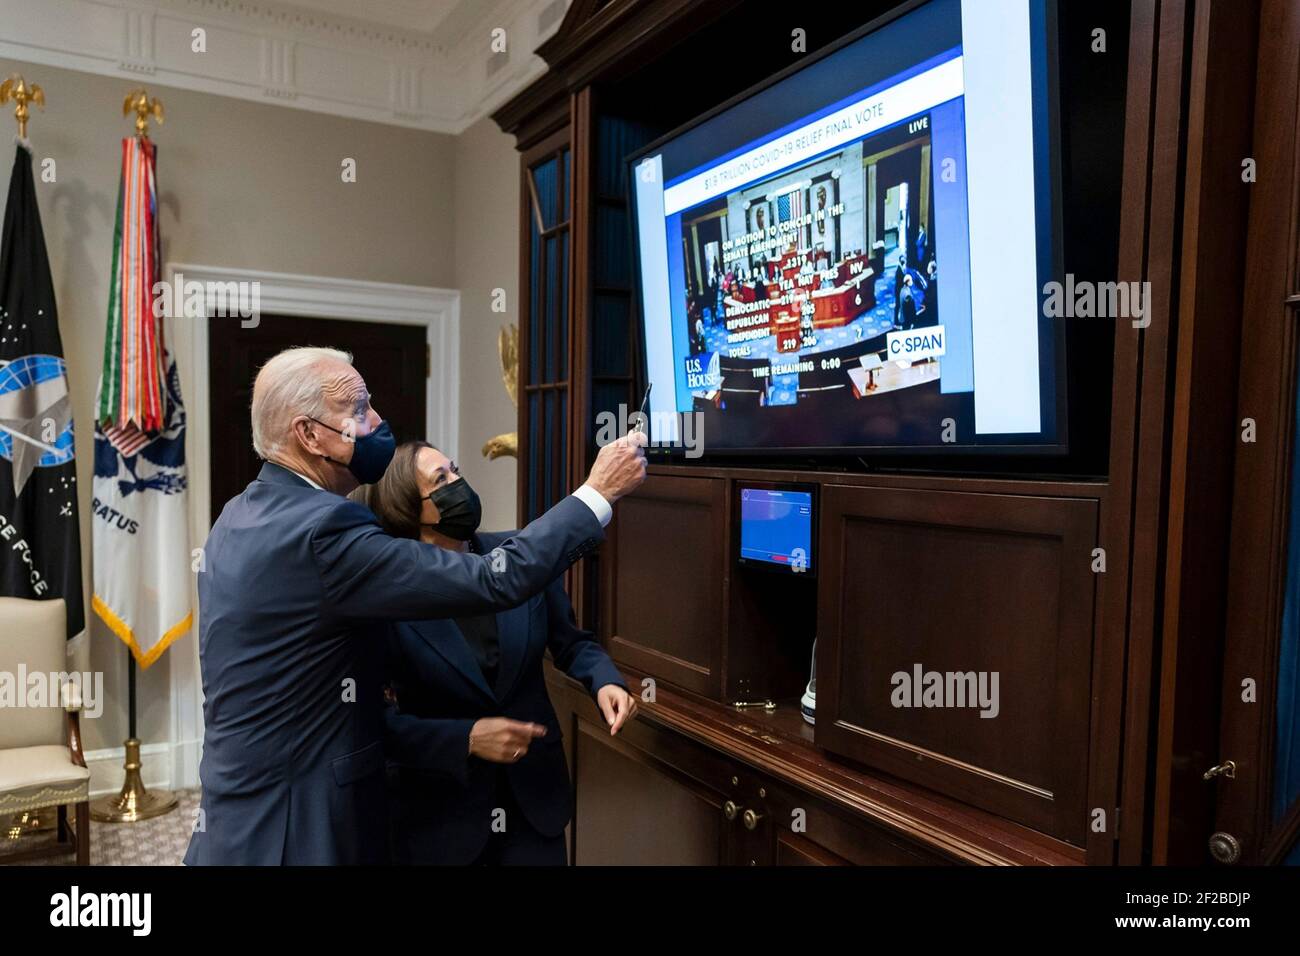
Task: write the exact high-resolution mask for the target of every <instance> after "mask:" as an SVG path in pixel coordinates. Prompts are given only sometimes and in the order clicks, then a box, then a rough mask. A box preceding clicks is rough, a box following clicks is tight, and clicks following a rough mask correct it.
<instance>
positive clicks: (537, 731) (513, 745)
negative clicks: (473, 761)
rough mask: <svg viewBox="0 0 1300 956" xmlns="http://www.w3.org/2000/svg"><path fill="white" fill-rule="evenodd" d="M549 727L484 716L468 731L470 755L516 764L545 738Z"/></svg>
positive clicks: (495, 761) (506, 718) (496, 761)
mask: <svg viewBox="0 0 1300 956" xmlns="http://www.w3.org/2000/svg"><path fill="white" fill-rule="evenodd" d="M545 736H546V728H545V727H543V726H542V725H541V724H530V723H527V722H525V721H521V720H510V719H509V718H508V717H483V718H482V719H480V720H477V721H475V722H474V726H473V727H471V728H470V731H469V752H470V755H471V756H474V757H479V758H481V759H483V760H490V761H492V762H493V763H515V762H517V761H518V760H519V759H520V758H522V757H523V755H524V754H526V753H528V747H529V745H530V744H531V743H532V742H533V740H534V739H535V738H537V737H545Z"/></svg>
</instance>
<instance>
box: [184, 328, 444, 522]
mask: <svg viewBox="0 0 1300 956" xmlns="http://www.w3.org/2000/svg"><path fill="white" fill-rule="evenodd" d="M424 335H425V330H424V328H423V327H422V326H418V325H394V324H388V323H383V322H345V321H341V320H338V319H313V318H304V317H302V316H290V315H264V316H262V318H261V322H260V323H259V324H258V326H257V327H256V328H251V329H246V328H243V327H242V326H241V325H240V323H239V321H238V320H237V319H220V318H216V319H212V320H211V324H210V325H209V345H208V355H209V356H210V357H209V360H208V361H209V377H210V394H211V401H210V402H209V404H208V414H209V415H210V416H211V418H210V421H209V429H210V434H211V436H212V465H211V467H212V475H211V481H212V520H213V521H216V520H217V516H218V515H220V514H221V509H222V508H224V507H225V505H226V502H227V501H229V500H230V499H231V498H233V497H235V496H236V495H238V494H239V493H240V492H241V491H243V490H244V488H245V487H247V486H248V483H249V482H250V481H252V480H253V479H254V478H256V477H257V473H258V471H259V470H260V469H261V467H262V463H261V462H260V461H259V460H258V458H257V455H256V454H254V452H253V435H252V426H251V424H250V421H249V415H248V409H249V403H250V402H251V401H252V397H253V379H254V378H255V377H256V375H257V370H258V369H259V368H261V367H262V365H263V364H265V362H266V361H267V359H269V358H270V357H271V356H273V355H275V354H276V353H277V352H279V351H281V350H282V349H287V348H290V347H291V346H295V345H319V346H328V347H330V348H337V349H342V350H344V351H346V352H351V353H352V361H353V364H355V365H356V367H357V370H358V371H359V372H360V373H361V376H362V377H363V378H364V379H365V380H366V385H367V386H368V387H369V388H370V396H371V403H372V404H373V406H374V408H375V410H376V411H377V412H379V414H380V415H382V416H383V417H384V418H385V419H387V421H388V423H389V426H390V427H391V428H392V429H393V434H394V435H396V436H397V440H398V442H403V441H409V440H411V439H415V438H425V437H426V431H425V426H426V423H425V417H424V414H425V394H426V389H425V380H426V379H427V377H428V361H429V358H428V349H427V347H426V343H425V338H424Z"/></svg>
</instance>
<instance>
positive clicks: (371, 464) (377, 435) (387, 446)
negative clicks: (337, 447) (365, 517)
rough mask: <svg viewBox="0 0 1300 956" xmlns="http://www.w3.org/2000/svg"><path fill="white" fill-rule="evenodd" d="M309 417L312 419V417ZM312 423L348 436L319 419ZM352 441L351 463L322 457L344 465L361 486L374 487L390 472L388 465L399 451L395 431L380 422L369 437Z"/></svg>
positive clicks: (365, 436) (362, 436)
mask: <svg viewBox="0 0 1300 956" xmlns="http://www.w3.org/2000/svg"><path fill="white" fill-rule="evenodd" d="M307 417H308V418H311V416H310V415H309V416H307ZM312 421H314V422H315V423H316V424H317V425H320V426H322V427H324V428H328V429H329V430H330V431H332V432H337V433H338V434H340V435H346V434H347V433H346V432H344V431H342V430H340V429H338V428H334V427H333V426H330V425H326V424H325V423H324V422H323V421H321V420H320V419H318V418H312ZM351 440H352V459H351V461H347V462H342V461H338V460H337V459H334V458H331V457H330V456H329V455H324V456H322V457H323V458H324V459H325V460H326V461H332V462H334V463H335V464H336V465H343V466H344V467H345V468H347V470H348V471H350V472H352V476H353V477H354V478H356V479H357V481H359V482H361V484H363V485H373V484H374V483H375V482H376V481H378V480H379V479H380V478H382V477H384V472H385V471H387V470H388V463H389V462H391V461H392V460H393V452H394V451H396V450H397V439H395V438H394V437H393V431H392V429H390V428H389V427H388V422H380V423H379V424H378V425H376V426H375V427H374V428H372V429H371V430H370V433H369V434H368V435H361V436H360V437H352V439H351Z"/></svg>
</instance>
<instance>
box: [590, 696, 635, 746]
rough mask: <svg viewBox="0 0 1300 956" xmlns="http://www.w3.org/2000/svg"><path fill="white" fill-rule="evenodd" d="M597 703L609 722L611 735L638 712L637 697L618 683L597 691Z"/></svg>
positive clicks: (606, 721)
mask: <svg viewBox="0 0 1300 956" xmlns="http://www.w3.org/2000/svg"><path fill="white" fill-rule="evenodd" d="M596 703H597V705H599V707H600V712H601V713H602V714H604V715H605V723H607V724H609V735H610V736H611V737H612V736H614V734H616V733H618V732H619V729H620V728H621V727H622V726H623V725H624V724H625V723H627V722H628V721H629V720H630V719H631V718H632V716H633V715H634V714H635V713H636V698H635V697H633V696H632V695H631V694H629V693H628V692H627V691H625V690H624V689H623V688H621V687H619V686H618V685H617V684H606V685H605V686H604V687H602V688H601V689H600V690H598V691H596Z"/></svg>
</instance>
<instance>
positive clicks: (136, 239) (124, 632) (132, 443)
mask: <svg viewBox="0 0 1300 956" xmlns="http://www.w3.org/2000/svg"><path fill="white" fill-rule="evenodd" d="M156 152H157V148H156V147H155V146H154V144H153V142H152V141H151V140H150V139H149V138H148V137H146V136H134V137H129V138H127V139H124V140H123V141H122V179H121V183H120V185H119V186H118V193H117V223H116V226H115V228H114V230H113V271H112V276H111V278H110V281H109V299H108V330H107V334H106V336H105V339H104V365H103V370H102V373H101V377H100V383H99V397H98V400H97V402H96V409H97V414H96V422H95V487H94V498H93V500H92V502H91V505H92V510H93V515H92V519H91V528H92V544H93V555H94V577H95V588H94V596H93V601H92V606H93V607H94V609H95V613H96V614H98V615H99V616H100V617H101V618H102V619H103V620H104V622H105V623H106V624H107V625H108V626H109V627H110V628H111V629H112V631H113V633H115V634H116V635H117V636H118V637H119V638H121V639H122V641H123V642H124V643H125V644H126V645H127V646H128V647H130V649H131V653H132V655H133V656H134V658H135V660H136V663H137V664H139V665H140V666H141V667H148V666H149V665H150V664H152V663H153V662H154V661H156V660H157V659H158V658H159V657H160V656H162V653H163V652H164V651H165V650H166V649H167V648H168V646H169V645H171V643H172V642H173V641H175V640H176V639H177V638H178V637H180V636H181V635H182V634H184V633H185V632H186V631H187V630H189V627H190V622H191V619H192V614H191V607H190V551H189V532H188V522H189V511H188V508H187V506H186V497H187V495H186V488H187V484H188V482H187V480H186V473H185V406H184V404H183V403H182V401H181V388H180V376H179V375H178V374H177V371H176V362H175V360H174V359H173V358H172V356H171V355H170V353H169V352H168V351H167V348H166V346H165V343H164V340H163V319H162V316H161V315H156V314H155V309H154V302H155V301H156V299H157V298H158V296H157V294H156V290H155V285H156V283H158V281H159V279H160V272H161V269H160V264H159V241H158V190H157V183H156V180H155V172H156Z"/></svg>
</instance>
